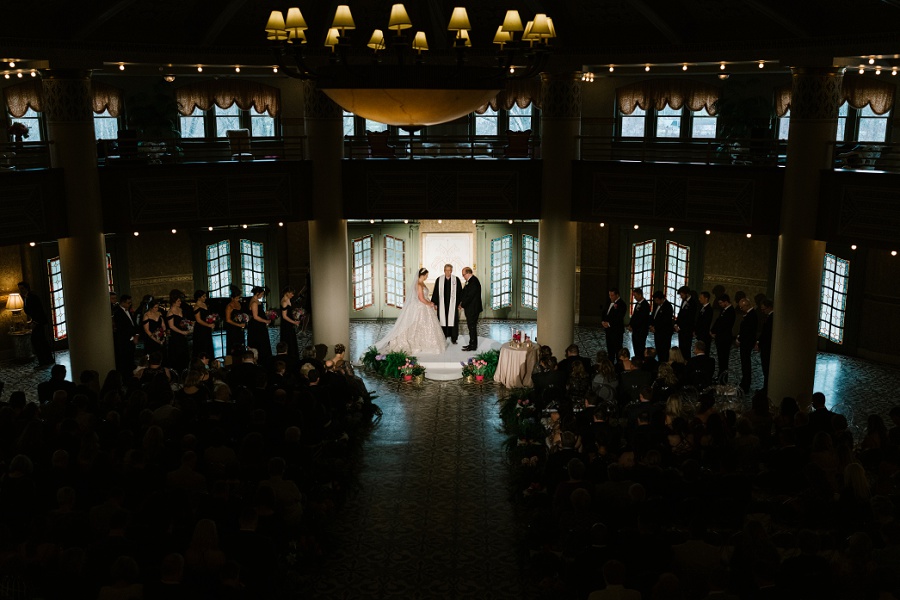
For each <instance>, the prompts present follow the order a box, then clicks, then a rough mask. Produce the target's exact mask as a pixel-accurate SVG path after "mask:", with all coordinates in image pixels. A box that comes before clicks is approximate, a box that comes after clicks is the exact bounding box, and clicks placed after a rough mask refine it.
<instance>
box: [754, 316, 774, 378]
mask: <svg viewBox="0 0 900 600" xmlns="http://www.w3.org/2000/svg"><path fill="white" fill-rule="evenodd" d="M761 306H762V313H763V314H764V315H765V316H766V320H765V321H763V324H762V330H761V331H760V333H759V339H758V340H756V346H757V348H758V349H759V362H760V365H762V372H763V389H764V390H766V391H768V389H769V364H770V363H771V361H772V326H773V325H774V324H775V303H774V302H772V300H769V299H768V298H766V299H765V300H763V301H762V303H761Z"/></svg>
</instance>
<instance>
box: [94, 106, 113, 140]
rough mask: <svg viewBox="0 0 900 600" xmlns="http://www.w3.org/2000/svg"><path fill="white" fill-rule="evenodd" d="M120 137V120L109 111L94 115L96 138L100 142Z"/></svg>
mask: <svg viewBox="0 0 900 600" xmlns="http://www.w3.org/2000/svg"><path fill="white" fill-rule="evenodd" d="M118 136H119V119H117V118H116V117H113V116H112V115H110V114H109V109H106V110H104V111H103V112H102V113H99V114H97V113H94V137H95V138H97V139H98V140H114V139H116V138H117V137H118Z"/></svg>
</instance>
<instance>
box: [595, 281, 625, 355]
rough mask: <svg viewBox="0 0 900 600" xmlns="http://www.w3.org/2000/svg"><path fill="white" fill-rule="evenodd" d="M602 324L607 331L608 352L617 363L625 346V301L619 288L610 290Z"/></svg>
mask: <svg viewBox="0 0 900 600" xmlns="http://www.w3.org/2000/svg"><path fill="white" fill-rule="evenodd" d="M600 324H601V325H603V328H604V329H605V330H606V352H607V354H608V355H609V359H610V360H612V361H615V357H616V354H618V352H619V350H621V349H622V347H623V346H624V345H625V301H624V300H622V298H621V297H620V296H619V288H614V287H613V288H609V306H608V307H607V308H606V316H605V317H604V318H603V321H602V322H601V323H600Z"/></svg>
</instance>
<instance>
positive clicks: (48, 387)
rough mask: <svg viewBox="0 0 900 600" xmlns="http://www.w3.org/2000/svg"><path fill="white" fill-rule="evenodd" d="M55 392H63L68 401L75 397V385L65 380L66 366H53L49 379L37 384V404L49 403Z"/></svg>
mask: <svg viewBox="0 0 900 600" xmlns="http://www.w3.org/2000/svg"><path fill="white" fill-rule="evenodd" d="M57 390H62V391H64V392H65V393H66V395H67V396H68V399H69V400H70V401H71V400H72V397H73V396H75V384H74V383H72V382H71V381H69V380H68V379H66V365H53V367H52V368H51V369H50V379H48V380H47V381H45V382H43V383H39V384H38V386H37V393H38V402H40V403H41V404H46V403H47V402H50V400H52V399H53V394H54V392H56V391H57Z"/></svg>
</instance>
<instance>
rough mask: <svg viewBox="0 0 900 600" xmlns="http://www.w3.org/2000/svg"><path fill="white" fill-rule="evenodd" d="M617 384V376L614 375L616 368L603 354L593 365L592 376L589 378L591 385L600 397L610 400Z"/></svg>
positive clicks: (613, 396) (614, 394)
mask: <svg viewBox="0 0 900 600" xmlns="http://www.w3.org/2000/svg"><path fill="white" fill-rule="evenodd" d="M598 354H599V352H598ZM603 354H604V355H605V354H606V353H605V352H604V353H603ZM618 385H619V378H618V376H617V375H616V368H615V367H614V366H613V364H612V362H610V360H609V359H608V358H606V356H604V357H603V358H602V359H599V360H598V361H597V363H596V364H595V365H594V378H593V379H592V380H591V387H592V388H593V390H594V393H595V394H597V396H598V397H600V398H601V399H603V400H612V399H614V398H615V397H616V387H617V386H618Z"/></svg>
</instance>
